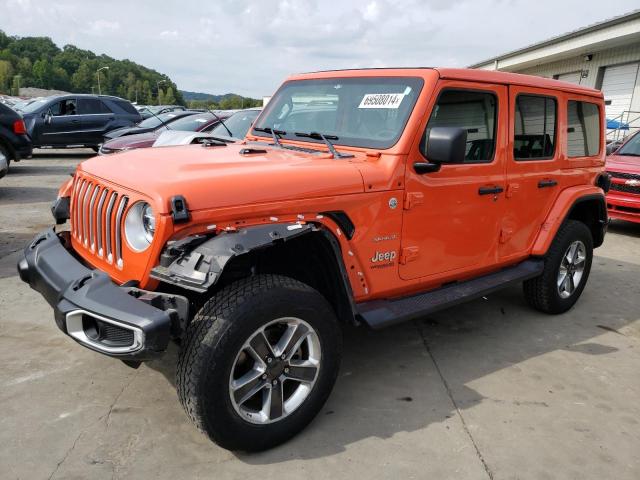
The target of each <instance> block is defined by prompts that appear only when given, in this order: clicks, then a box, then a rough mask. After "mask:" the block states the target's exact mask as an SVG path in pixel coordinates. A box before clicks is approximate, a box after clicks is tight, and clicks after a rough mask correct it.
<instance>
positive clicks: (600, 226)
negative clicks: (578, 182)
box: [562, 194, 609, 248]
mask: <svg viewBox="0 0 640 480" xmlns="http://www.w3.org/2000/svg"><path fill="white" fill-rule="evenodd" d="M594 200H595V201H596V202H597V204H598V212H597V215H598V216H597V224H595V225H589V226H590V227H591V233H592V235H593V248H597V247H599V246H601V245H602V244H603V243H604V236H605V234H606V233H607V228H608V226H609V216H608V215H607V200H606V197H605V195H604V194H590V195H585V196H583V197H580V198H578V199H576V200H575V201H574V202H573V205H571V208H570V209H569V211H568V212H567V214H566V215H565V217H564V219H563V220H562V222H563V223H564V222H566V221H567V220H568V219H570V218H577V219H578V220H580V218H579V217H577V214H578V209H579V208H580V205H581V204H583V203H586V202H592V201H594Z"/></svg>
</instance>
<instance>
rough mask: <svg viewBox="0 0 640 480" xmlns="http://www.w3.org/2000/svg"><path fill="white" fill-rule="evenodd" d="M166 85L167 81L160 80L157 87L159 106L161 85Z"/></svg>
mask: <svg viewBox="0 0 640 480" xmlns="http://www.w3.org/2000/svg"><path fill="white" fill-rule="evenodd" d="M161 83H165V80H158V81H157V82H156V86H157V87H158V105H160V84H161Z"/></svg>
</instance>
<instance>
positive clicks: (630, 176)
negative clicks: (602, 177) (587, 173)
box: [606, 132, 640, 223]
mask: <svg viewBox="0 0 640 480" xmlns="http://www.w3.org/2000/svg"><path fill="white" fill-rule="evenodd" d="M606 168H607V172H608V173H609V175H611V188H610V190H609V192H608V193H607V210H608V212H609V217H610V218H616V219H619V220H627V221H629V222H636V223H640V132H636V133H634V134H633V135H631V136H629V137H627V139H626V140H625V141H624V143H623V144H622V146H620V147H618V149H617V150H616V151H615V152H614V153H613V154H612V155H609V156H608V157H607V165H606Z"/></svg>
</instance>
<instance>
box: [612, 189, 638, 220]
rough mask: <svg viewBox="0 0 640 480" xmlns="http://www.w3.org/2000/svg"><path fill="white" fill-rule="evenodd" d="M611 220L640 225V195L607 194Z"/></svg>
mask: <svg viewBox="0 0 640 480" xmlns="http://www.w3.org/2000/svg"><path fill="white" fill-rule="evenodd" d="M607 212H608V214H609V218H613V219H616V220H626V221H628V222H636V223H640V195H630V194H621V193H614V192H612V191H609V193H608V194H607Z"/></svg>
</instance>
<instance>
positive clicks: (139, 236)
mask: <svg viewBox="0 0 640 480" xmlns="http://www.w3.org/2000/svg"><path fill="white" fill-rule="evenodd" d="M155 231H156V217H155V215H154V214H153V209H152V208H151V205H149V204H148V203H147V202H137V203H135V204H134V205H133V206H132V207H131V208H130V209H129V212H128V213H127V216H126V218H125V219H124V236H125V238H126V239H127V243H128V244H129V247H131V249H132V250H134V251H136V252H142V251H144V250H146V249H147V248H149V245H151V242H152V241H153V235H154V234H155Z"/></svg>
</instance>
